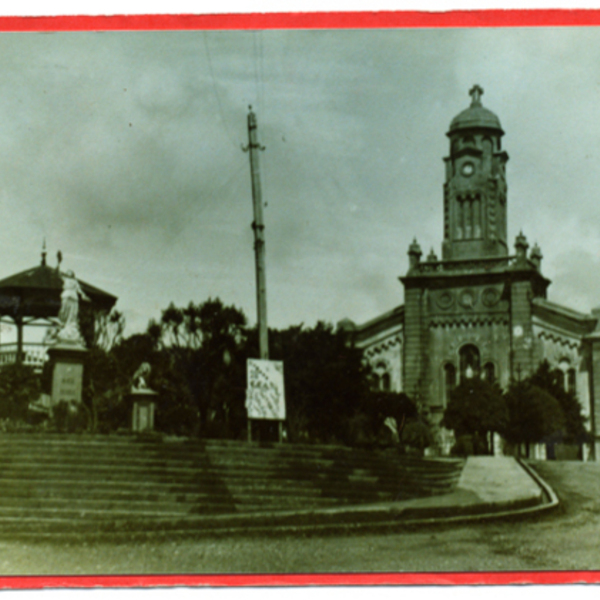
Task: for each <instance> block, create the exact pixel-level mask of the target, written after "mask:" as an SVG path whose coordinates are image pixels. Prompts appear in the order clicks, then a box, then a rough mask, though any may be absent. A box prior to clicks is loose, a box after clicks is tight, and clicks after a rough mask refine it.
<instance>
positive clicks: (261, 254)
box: [244, 106, 269, 360]
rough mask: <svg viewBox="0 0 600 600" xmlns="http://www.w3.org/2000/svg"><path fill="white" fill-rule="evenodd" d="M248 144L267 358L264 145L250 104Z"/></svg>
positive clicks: (261, 334) (262, 353)
mask: <svg viewBox="0 0 600 600" xmlns="http://www.w3.org/2000/svg"><path fill="white" fill-rule="evenodd" d="M248 109H249V111H250V112H249V113H248V146H247V148H244V150H245V151H249V154H250V175H251V177H252V204H253V207H254V221H253V222H252V229H254V254H255V259H256V310H257V316H258V346H259V350H260V358H262V359H265V360H266V359H268V358H269V330H268V328H267V276H266V271H265V224H264V222H263V204H262V194H261V189H260V170H259V164H258V156H259V154H258V152H259V150H264V149H265V148H264V146H261V145H260V144H259V143H258V134H257V131H256V130H257V125H256V115H255V114H254V112H252V106H249V107H248Z"/></svg>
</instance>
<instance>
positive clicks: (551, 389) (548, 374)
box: [527, 360, 589, 443]
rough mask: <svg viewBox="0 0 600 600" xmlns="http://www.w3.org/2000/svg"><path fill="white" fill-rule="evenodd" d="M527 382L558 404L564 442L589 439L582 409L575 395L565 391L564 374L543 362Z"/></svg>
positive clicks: (579, 441)
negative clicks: (548, 395)
mask: <svg viewBox="0 0 600 600" xmlns="http://www.w3.org/2000/svg"><path fill="white" fill-rule="evenodd" d="M527 381H528V382H529V383H530V384H531V385H535V386H537V387H539V388H541V389H543V390H545V391H546V392H548V393H549V394H550V395H551V396H553V397H554V398H556V400H557V401H558V403H559V404H560V407H561V410H562V412H563V417H564V427H563V439H564V441H565V442H567V443H583V442H584V441H586V440H587V438H588V437H589V434H588V432H587V430H586V428H585V422H586V418H585V417H584V416H583V414H582V407H581V404H580V403H579V400H578V399H577V396H576V395H575V393H574V392H572V391H567V390H565V387H564V373H563V372H562V371H561V370H560V369H558V368H555V369H552V368H551V367H550V364H549V363H548V361H547V360H545V361H544V362H542V363H541V364H540V366H539V367H538V369H537V371H536V372H535V373H534V374H533V375H531V377H529V378H528V379H527Z"/></svg>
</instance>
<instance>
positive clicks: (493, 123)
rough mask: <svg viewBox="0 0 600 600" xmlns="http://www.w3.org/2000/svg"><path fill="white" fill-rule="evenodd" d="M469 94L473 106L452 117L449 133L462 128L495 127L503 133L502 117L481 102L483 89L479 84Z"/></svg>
mask: <svg viewBox="0 0 600 600" xmlns="http://www.w3.org/2000/svg"><path fill="white" fill-rule="evenodd" d="M469 94H470V96H471V106H469V108H467V109H465V110H463V111H462V112H461V113H459V114H458V115H456V117H454V119H452V123H450V130H449V131H448V135H450V134H452V133H455V132H457V131H459V130H461V129H495V130H496V131H498V132H499V133H500V135H502V134H503V133H504V131H502V127H501V126H500V119H498V117H497V116H496V115H495V114H494V113H493V112H492V111H491V110H488V109H487V108H484V107H483V105H482V104H481V95H482V94H483V89H482V88H481V87H480V86H479V85H474V86H473V87H472V88H471V90H470V91H469Z"/></svg>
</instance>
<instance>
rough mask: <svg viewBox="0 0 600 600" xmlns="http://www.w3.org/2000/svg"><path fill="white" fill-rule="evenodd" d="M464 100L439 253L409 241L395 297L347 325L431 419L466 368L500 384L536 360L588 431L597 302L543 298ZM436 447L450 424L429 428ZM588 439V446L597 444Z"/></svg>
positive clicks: (534, 258)
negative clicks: (557, 380)
mask: <svg viewBox="0 0 600 600" xmlns="http://www.w3.org/2000/svg"><path fill="white" fill-rule="evenodd" d="M469 93H470V96H471V105H470V106H469V107H468V108H467V109H466V110H463V111H462V112H461V113H460V114H458V115H457V116H456V117H455V118H454V119H453V120H452V122H451V123H450V128H449V131H448V133H447V134H446V135H447V136H448V138H449V142H450V144H449V146H450V148H449V155H448V156H447V157H446V158H445V159H444V162H445V183H444V196H443V211H444V232H443V241H442V248H441V257H440V258H438V256H437V255H436V254H435V253H434V252H433V250H432V251H431V253H430V254H429V255H428V256H427V257H426V258H424V257H423V256H422V251H421V248H420V246H419V244H418V243H417V241H416V239H415V240H414V241H413V242H412V243H411V244H410V246H409V248H408V270H407V272H406V274H405V275H404V276H403V277H400V281H401V282H402V285H403V286H404V299H405V302H404V305H402V306H398V307H396V308H394V309H393V310H391V311H389V312H387V313H385V314H382V315H380V316H378V317H376V318H374V319H372V320H370V321H368V322H366V323H363V324H362V325H354V324H352V323H351V322H349V321H345V322H343V323H342V324H341V325H343V326H344V327H349V328H351V329H353V330H354V334H355V337H354V339H355V342H356V344H357V346H358V347H360V348H362V349H363V352H364V356H365V358H366V359H367V360H368V361H369V363H370V364H371V366H372V367H373V370H374V372H375V374H376V377H377V378H378V383H379V387H380V389H384V390H390V391H404V392H406V393H407V394H408V395H409V396H410V397H411V398H413V399H415V400H417V401H418V402H419V403H420V404H421V405H422V406H423V407H425V408H426V409H427V412H428V413H429V415H430V419H431V421H432V422H433V423H438V424H439V422H440V421H441V419H442V416H443V412H444V409H445V407H446V404H447V402H448V397H449V393H450V391H451V390H452V389H453V388H454V387H455V386H456V385H458V383H459V382H460V381H461V380H462V379H464V378H468V377H481V378H484V379H487V380H489V381H496V382H498V383H499V384H500V386H501V387H502V388H503V389H505V388H506V387H507V386H508V384H509V382H510V381H512V380H520V379H522V378H524V377H526V376H528V375H529V374H531V373H532V372H533V371H535V370H536V368H537V366H538V365H539V364H540V362H541V361H543V360H548V361H549V363H550V365H551V366H553V367H559V368H560V369H561V370H562V371H563V373H564V385H565V387H566V388H567V389H569V390H573V391H575V392H576V394H577V397H578V399H579V402H580V403H581V405H582V407H583V412H584V414H585V415H586V416H587V417H588V426H589V428H590V431H591V432H592V433H593V435H594V439H595V440H597V441H596V442H595V443H594V444H593V446H594V447H593V448H591V451H592V456H596V457H598V458H600V445H598V442H599V441H600V436H599V435H598V433H599V432H598V430H597V428H596V417H595V415H596V413H597V411H599V410H600V310H598V311H596V310H594V311H592V314H584V313H581V312H578V311H576V310H572V309H570V308H568V307H565V306H560V305H558V304H556V303H554V302H551V301H550V300H548V297H547V292H548V287H549V285H550V281H549V280H548V279H547V278H546V277H544V275H543V272H542V252H541V250H540V248H539V247H538V246H537V245H534V246H533V248H531V249H530V248H529V244H528V242H527V239H526V238H525V236H524V235H523V234H522V233H520V234H519V235H517V237H516V240H515V242H514V246H513V247H514V251H511V248H510V244H509V238H508V234H507V179H506V165H507V162H508V154H507V153H506V152H505V151H504V150H503V148H502V136H503V135H504V132H503V130H502V127H501V125H500V121H499V119H498V117H497V116H496V115H495V114H494V113H493V112H491V111H490V110H488V109H487V108H485V107H484V106H483V105H482V102H481V96H482V94H483V90H482V89H481V88H480V87H479V86H478V85H476V86H474V87H473V88H472V89H471V91H470V92H469ZM438 442H439V445H440V448H441V450H442V452H448V451H449V449H450V445H451V442H452V440H451V435H450V432H446V431H444V430H443V429H440V430H439V431H438ZM596 446H597V448H596Z"/></svg>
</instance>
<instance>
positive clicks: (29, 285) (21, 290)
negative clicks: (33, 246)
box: [0, 257, 117, 318]
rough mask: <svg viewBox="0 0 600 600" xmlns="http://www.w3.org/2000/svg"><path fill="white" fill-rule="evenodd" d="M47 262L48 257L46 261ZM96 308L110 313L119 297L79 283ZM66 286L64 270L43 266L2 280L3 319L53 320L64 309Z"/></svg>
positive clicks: (0, 300)
mask: <svg viewBox="0 0 600 600" xmlns="http://www.w3.org/2000/svg"><path fill="white" fill-rule="evenodd" d="M44 258H45V257H44ZM78 281H79V285H80V286H81V289H82V290H83V291H84V292H85V294H87V295H88V296H89V298H90V300H91V302H92V306H93V307H94V308H98V309H101V310H110V309H111V308H112V307H113V306H114V305H115V302H116V301H117V297H116V296H113V295H112V294H109V293H108V292H105V291H104V290H101V289H100V288H97V287H95V286H93V285H90V284H89V283H86V282H85V281H81V280H80V279H78ZM62 287H63V282H62V278H61V276H60V270H59V269H58V268H57V267H49V266H48V265H46V264H45V260H44V259H42V264H40V265H38V266H37V267H33V268H32V269H27V270H26V271H21V272H20V273H16V274H15V275H10V276H9V277H6V278H5V279H1V280H0V316H1V315H10V316H16V315H17V314H20V315H21V316H23V317H34V318H42V317H52V316H57V315H58V311H59V309H60V294H61V291H62Z"/></svg>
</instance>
